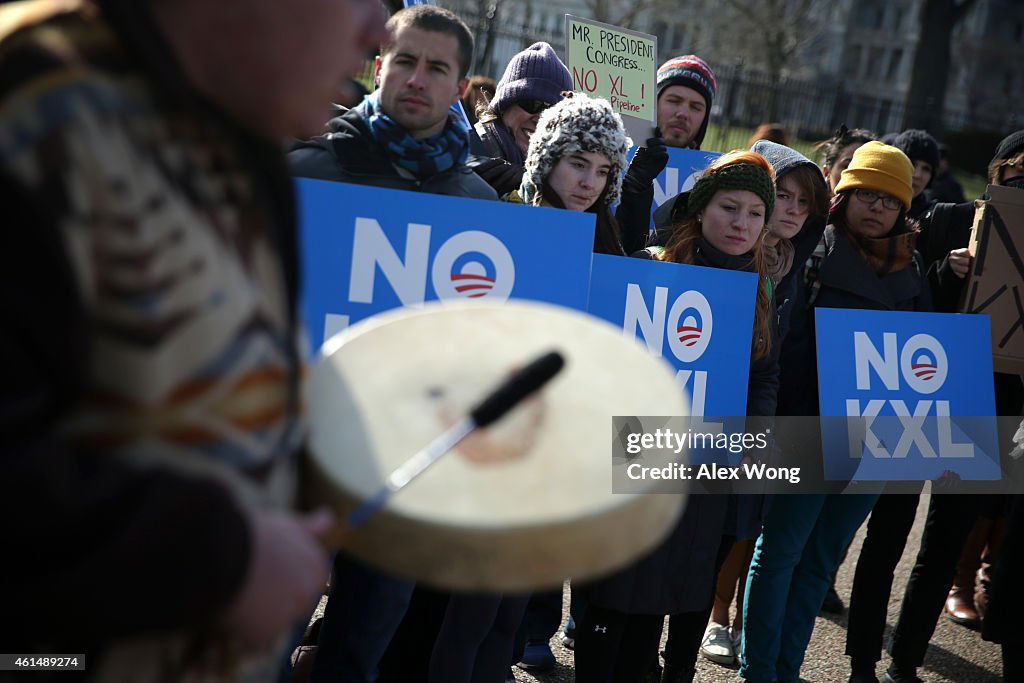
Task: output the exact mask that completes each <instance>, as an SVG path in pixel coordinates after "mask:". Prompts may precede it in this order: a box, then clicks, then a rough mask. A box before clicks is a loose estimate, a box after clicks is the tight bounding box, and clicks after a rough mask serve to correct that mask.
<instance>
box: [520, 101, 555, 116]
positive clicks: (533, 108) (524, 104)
mask: <svg viewBox="0 0 1024 683" xmlns="http://www.w3.org/2000/svg"><path fill="white" fill-rule="evenodd" d="M516 104H518V105H519V108H520V109H522V110H523V111H525V112H526V113H527V114H529V115H530V116H536V115H537V114H539V113H541V112H542V111H544V110H545V109H549V108H550V107H552V106H553V105H552V104H551V103H550V102H545V101H544V100H519V101H518V102H516Z"/></svg>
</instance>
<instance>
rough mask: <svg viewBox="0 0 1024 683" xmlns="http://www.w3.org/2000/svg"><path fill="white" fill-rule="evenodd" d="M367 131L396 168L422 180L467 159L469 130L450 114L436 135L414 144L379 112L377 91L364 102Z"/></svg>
mask: <svg viewBox="0 0 1024 683" xmlns="http://www.w3.org/2000/svg"><path fill="white" fill-rule="evenodd" d="M366 101H367V105H368V107H369V109H370V117H369V123H370V130H372V131H373V136H374V137H375V138H376V139H377V142H379V143H380V144H382V145H384V147H385V148H386V149H387V150H388V153H389V154H390V155H391V157H392V160H393V161H394V163H395V164H397V165H398V166H400V167H402V168H404V169H405V170H407V171H409V172H410V173H412V174H413V175H414V176H416V178H418V179H420V180H422V179H424V178H429V177H430V176H433V175H437V174H438V173H443V172H444V171H447V170H448V169H450V168H453V167H454V166H456V165H461V164H465V163H466V159H467V158H468V157H469V126H467V125H466V122H465V121H463V120H462V117H460V116H459V115H458V114H457V113H455V112H454V111H451V110H449V111H448V122H447V123H446V124H445V126H444V130H442V131H441V132H440V133H438V134H437V135H434V136H433V137H429V138H424V139H422V140H417V139H416V138H414V137H412V136H411V135H410V134H409V131H407V130H406V129H405V128H403V127H402V126H400V125H399V124H398V123H396V122H395V121H394V120H392V118H391V117H390V116H388V115H387V114H385V113H384V112H383V111H382V110H381V108H380V91H376V92H374V93H373V94H372V95H370V96H369V97H367V98H366Z"/></svg>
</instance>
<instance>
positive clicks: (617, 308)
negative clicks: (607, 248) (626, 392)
mask: <svg viewBox="0 0 1024 683" xmlns="http://www.w3.org/2000/svg"><path fill="white" fill-rule="evenodd" d="M756 286H757V275H755V274H754V273H743V272H737V271H732V270H722V269H719V268H702V267H698V266H684V265H680V264H678V263H665V262H662V261H648V260H645V259H638V258H625V257H622V256H607V255H604V254H595V255H594V262H593V267H592V269H591V280H590V303H589V306H588V310H589V311H590V313H591V314H592V315H595V316H597V317H598V318H601V319H603V320H607V321H608V322H610V323H612V324H614V325H616V326H619V327H621V328H622V333H623V334H624V335H626V336H628V337H636V338H637V339H638V340H641V341H643V342H644V343H645V344H646V345H647V348H648V349H649V350H650V351H651V353H654V354H658V355H661V356H664V357H665V359H666V360H668V361H669V363H670V364H671V365H672V366H673V367H675V368H676V370H677V373H676V379H677V381H678V382H679V386H680V388H681V389H682V390H684V391H686V392H687V394H688V395H689V397H690V406H691V412H692V414H693V415H695V416H709V417H710V416H714V417H726V416H736V415H746V412H747V383H748V375H749V372H750V346H751V340H752V336H753V326H754V295H755V287H756ZM609 362H615V361H614V359H609Z"/></svg>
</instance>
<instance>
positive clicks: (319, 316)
mask: <svg viewBox="0 0 1024 683" xmlns="http://www.w3.org/2000/svg"><path fill="white" fill-rule="evenodd" d="M296 184H297V189H298V199H299V210H300V212H301V213H300V215H301V220H302V245H301V246H302V264H303V289H302V310H303V314H304V315H305V319H306V323H307V325H308V326H309V335H310V338H311V339H310V341H311V342H312V344H313V348H314V349H319V348H320V345H321V344H322V343H323V342H324V340H325V339H328V338H330V337H331V336H333V335H334V334H336V333H338V332H340V331H341V330H343V329H345V328H346V327H347V326H349V325H350V324H353V323H356V322H358V321H360V320H363V319H364V318H367V317H369V316H372V315H373V314H375V313H380V312H381V311H386V310H390V309H393V308H399V307H401V306H415V305H417V304H421V303H423V302H424V301H432V300H449V299H465V298H470V299H473V298H484V297H486V298H488V299H497V300H505V299H509V298H516V299H531V300H534V301H546V302H548V303H554V304H560V305H562V306H567V307H569V308H575V309H577V310H586V303H587V283H588V281H589V277H590V257H591V250H592V249H593V244H594V215H593V214H589V213H582V212H577V211H564V210H559V209H546V208H539V207H533V206H523V205H521V204H507V203H504V202H491V201H484V200H480V199H465V198H462V197H448V196H442V195H433V194H424V193H420V192H404V191H400V190H385V189H380V188H375V187H365V186H362V185H349V184H345V183H334V182H326V181H322V180H310V179H306V178H302V179H297V181H296ZM418 343H429V340H420V342H418Z"/></svg>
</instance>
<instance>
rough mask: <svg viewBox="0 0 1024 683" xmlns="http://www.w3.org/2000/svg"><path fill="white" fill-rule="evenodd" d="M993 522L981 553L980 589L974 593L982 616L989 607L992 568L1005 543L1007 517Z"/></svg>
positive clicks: (998, 518) (979, 568) (979, 569)
mask: <svg viewBox="0 0 1024 683" xmlns="http://www.w3.org/2000/svg"><path fill="white" fill-rule="evenodd" d="M991 522H992V524H991V527H990V528H989V530H988V537H987V539H986V540H987V543H986V544H985V548H984V551H983V552H982V554H981V558H980V560H981V562H980V564H979V567H978V590H977V591H976V592H975V593H974V602H975V604H976V606H977V609H978V614H979V615H980V616H981V617H984V616H985V608H986V607H988V589H989V586H990V585H991V583H992V568H993V567H994V566H995V563H996V559H997V558H998V557H999V549H1000V547H1002V544H1003V532H1004V527H1005V526H1006V518H1005V517H996V518H995V519H993V520H991Z"/></svg>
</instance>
